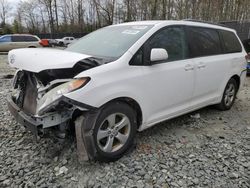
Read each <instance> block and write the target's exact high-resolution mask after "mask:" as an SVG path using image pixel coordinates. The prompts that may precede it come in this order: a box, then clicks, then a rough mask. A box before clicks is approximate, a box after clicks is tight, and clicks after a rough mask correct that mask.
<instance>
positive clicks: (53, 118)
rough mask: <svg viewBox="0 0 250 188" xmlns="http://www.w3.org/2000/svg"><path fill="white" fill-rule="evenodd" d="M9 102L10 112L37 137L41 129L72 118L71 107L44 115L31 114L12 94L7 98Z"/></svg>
mask: <svg viewBox="0 0 250 188" xmlns="http://www.w3.org/2000/svg"><path fill="white" fill-rule="evenodd" d="M7 104H8V108H9V111H10V113H11V114H12V115H13V116H14V117H15V119H16V121H17V122H18V123H19V124H21V125H23V126H24V127H25V128H26V129H27V130H29V131H31V132H32V133H33V134H34V135H35V137H37V136H38V130H39V129H44V128H48V127H52V126H56V125H59V124H62V123H64V122H67V121H68V120H70V119H71V117H72V113H73V110H72V109H70V110H66V111H61V112H56V113H48V114H45V115H44V116H34V115H30V114H28V113H25V112H24V111H23V110H22V109H21V108H19V107H18V106H17V105H16V104H15V102H14V100H13V98H12V97H11V96H9V97H8V98H7Z"/></svg>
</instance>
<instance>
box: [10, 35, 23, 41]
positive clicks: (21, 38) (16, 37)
mask: <svg viewBox="0 0 250 188" xmlns="http://www.w3.org/2000/svg"><path fill="white" fill-rule="evenodd" d="M12 42H25V37H24V36H12Z"/></svg>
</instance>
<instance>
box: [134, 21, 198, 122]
mask: <svg viewBox="0 0 250 188" xmlns="http://www.w3.org/2000/svg"><path fill="white" fill-rule="evenodd" d="M153 48H164V49H166V51H167V52H168V59H167V60H164V61H159V62H157V61H156V62H149V61H150V53H151V50H152V49H153ZM141 50H143V52H140V51H138V54H139V55H141V54H143V56H144V63H146V64H150V65H149V66H143V67H142V69H143V81H144V83H145V85H147V87H142V88H143V89H145V91H144V93H145V94H144V96H145V97H146V98H145V100H146V101H147V102H148V103H147V105H148V108H147V109H148V111H147V112H146V113H147V115H146V116H145V117H147V119H146V120H145V121H146V122H147V124H150V123H155V122H159V121H162V120H164V119H167V118H171V117H173V116H176V115H178V114H181V113H184V112H186V111H187V110H188V109H189V108H190V103H191V100H192V97H193V92H194V76H195V73H194V72H195V71H194V70H195V69H194V62H193V61H192V59H188V46H187V40H186V34H185V29H184V27H182V26H170V27H166V28H163V29H161V30H159V31H158V32H156V33H155V34H154V35H153V36H152V37H151V38H150V39H149V40H148V41H147V42H146V43H145V44H144V46H143V49H141ZM137 59H138V58H137Z"/></svg>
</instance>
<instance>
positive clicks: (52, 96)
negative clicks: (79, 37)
mask: <svg viewBox="0 0 250 188" xmlns="http://www.w3.org/2000/svg"><path fill="white" fill-rule="evenodd" d="M85 68H86V67H85ZM80 71H83V68H82V69H79V68H78V69H75V68H74V69H73V68H72V69H71V70H65V69H58V70H44V71H41V72H39V73H34V72H29V71H24V70H19V71H17V72H16V74H15V76H14V79H13V87H14V91H13V93H12V94H11V96H9V97H8V99H7V100H8V108H9V110H10V112H11V114H12V115H13V116H14V117H15V118H16V120H17V122H18V123H20V124H22V125H24V126H25V127H26V128H27V129H28V130H30V131H31V132H32V133H33V134H34V135H35V136H36V137H37V136H38V135H39V133H43V132H44V129H45V128H49V127H54V126H58V125H66V124H68V123H69V121H70V120H71V119H72V116H73V113H74V112H75V111H76V110H80V111H85V110H88V109H86V106H85V105H84V104H79V103H78V102H77V101H73V100H72V99H69V98H67V97H65V96H64V95H65V94H67V93H69V92H72V91H75V90H77V89H80V88H81V87H83V86H84V85H86V84H87V83H88V82H89V81H90V78H89V77H85V78H79V79H73V77H74V76H75V75H76V74H78V73H79V72H80Z"/></svg>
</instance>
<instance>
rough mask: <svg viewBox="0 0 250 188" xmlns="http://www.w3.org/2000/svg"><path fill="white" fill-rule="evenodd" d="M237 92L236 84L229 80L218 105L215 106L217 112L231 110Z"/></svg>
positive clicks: (233, 80)
mask: <svg viewBox="0 0 250 188" xmlns="http://www.w3.org/2000/svg"><path fill="white" fill-rule="evenodd" d="M237 90H238V85H237V82H236V81H235V79H233V78H231V79H230V80H229V81H228V83H227V85H226V88H225V90H224V93H223V96H222V99H221V102H220V104H218V105H217V107H218V109H219V110H223V111H224V110H229V109H231V107H232V106H233V104H234V101H235V98H236V94H237Z"/></svg>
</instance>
